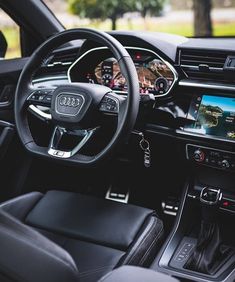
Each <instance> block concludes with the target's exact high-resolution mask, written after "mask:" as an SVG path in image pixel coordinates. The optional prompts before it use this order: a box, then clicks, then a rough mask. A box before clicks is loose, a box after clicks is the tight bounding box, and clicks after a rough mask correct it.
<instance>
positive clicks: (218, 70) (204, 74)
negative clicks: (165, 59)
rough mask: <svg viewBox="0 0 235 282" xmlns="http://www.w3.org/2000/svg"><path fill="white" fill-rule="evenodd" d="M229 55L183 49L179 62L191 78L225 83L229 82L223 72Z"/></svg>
mask: <svg viewBox="0 0 235 282" xmlns="http://www.w3.org/2000/svg"><path fill="white" fill-rule="evenodd" d="M228 55H231V54H227V53H225V52H220V51H215V50H195V49H187V50H186V49H181V50H180V53H179V62H180V66H181V68H182V69H183V70H184V72H185V73H186V74H187V76H188V77H189V78H192V79H201V80H214V81H216V82H219V81H223V82H224V81H228V78H227V76H226V75H225V73H224V70H223V67H224V64H225V61H226V59H227V57H228ZM203 65H205V66H207V67H204V68H203ZM199 66H202V67H199ZM230 80H231V78H230Z"/></svg>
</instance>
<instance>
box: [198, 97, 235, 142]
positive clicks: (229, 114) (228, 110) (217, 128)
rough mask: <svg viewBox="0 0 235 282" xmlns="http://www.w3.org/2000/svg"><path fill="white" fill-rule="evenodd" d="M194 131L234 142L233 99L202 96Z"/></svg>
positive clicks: (234, 109)
mask: <svg viewBox="0 0 235 282" xmlns="http://www.w3.org/2000/svg"><path fill="white" fill-rule="evenodd" d="M193 127H194V131H195V132H197V131H198V133H201V134H205V135H213V136H219V137H223V138H226V139H234V140H235V98H230V97H219V96H208V95H204V96H202V100H201V104H200V107H199V110H198V116H197V119H196V122H195V124H194V126H193Z"/></svg>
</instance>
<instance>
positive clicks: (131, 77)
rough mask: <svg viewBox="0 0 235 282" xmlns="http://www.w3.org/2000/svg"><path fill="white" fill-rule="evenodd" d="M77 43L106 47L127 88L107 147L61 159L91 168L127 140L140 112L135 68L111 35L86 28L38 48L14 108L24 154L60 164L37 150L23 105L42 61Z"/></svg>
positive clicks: (20, 82)
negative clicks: (91, 42) (62, 46)
mask: <svg viewBox="0 0 235 282" xmlns="http://www.w3.org/2000/svg"><path fill="white" fill-rule="evenodd" d="M77 39H88V40H93V41H96V42H99V43H101V44H102V45H104V46H106V47H108V48H109V49H110V51H111V52H112V54H113V56H114V57H115V59H116V60H117V61H118V63H119V66H120V69H121V72H122V74H123V76H124V77H125V79H126V82H127V86H128V96H127V99H126V101H125V106H124V107H122V111H121V114H120V115H119V116H118V126H117V129H116V132H115V133H114V135H113V137H112V139H111V141H110V142H109V144H108V145H107V146H106V147H105V148H104V149H103V150H102V151H101V152H99V153H98V154H97V155H95V156H87V155H81V154H79V153H78V154H76V155H74V156H72V157H71V158H68V159H63V161H66V162H67V163H70V164H77V165H94V164H97V163H98V162H100V161H101V160H103V159H105V158H107V157H108V156H110V155H111V154H112V152H113V151H114V149H115V148H116V147H117V145H118V144H120V143H122V142H124V141H126V140H127V138H128V136H129V134H130V133H131V131H132V129H133V127H134V125H135V122H136V118H137V114H138V110H139V81H138V75H137V72H136V68H135V65H134V63H133V61H132V59H131V57H130V55H129V54H128V52H127V51H126V49H125V48H124V47H123V46H122V45H121V43H120V42H118V41H117V40H116V39H115V38H114V37H112V36H111V35H109V34H107V33H105V32H101V31H97V30H94V29H88V28H81V29H70V30H66V31H63V32H61V33H58V34H56V35H54V36H52V37H51V38H49V39H48V40H47V41H45V42H44V43H43V44H42V45H41V46H40V47H38V49H37V50H36V51H35V52H34V53H33V54H32V56H31V57H30V59H29V61H28V62H27V64H26V65H25V67H24V69H23V70H22V73H21V75H20V78H19V80H18V84H17V88H16V93H15V104H14V114H15V123H16V129H17V132H18V135H19V138H20V140H21V142H22V144H23V146H24V147H25V148H26V150H27V151H29V152H30V153H33V154H34V155H37V156H41V157H46V158H50V159H55V160H61V159H60V158H58V157H57V156H51V155H49V154H48V151H47V148H45V147H40V146H38V145H37V144H36V143H35V141H34V139H33V136H32V134H31V131H30V128H29V123H28V118H27V107H26V101H27V98H28V96H29V94H30V93H32V91H33V90H35V89H34V88H33V86H32V80H33V75H34V73H35V72H36V70H37V69H38V67H39V66H40V65H41V64H42V62H43V60H44V59H45V58H46V57H47V56H48V54H49V53H50V52H52V51H53V50H54V49H56V48H58V47H60V46H61V45H63V44H65V43H68V42H69V41H72V40H77Z"/></svg>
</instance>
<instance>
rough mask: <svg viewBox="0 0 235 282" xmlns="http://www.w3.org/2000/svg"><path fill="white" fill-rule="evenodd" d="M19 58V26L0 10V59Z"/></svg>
mask: <svg viewBox="0 0 235 282" xmlns="http://www.w3.org/2000/svg"><path fill="white" fill-rule="evenodd" d="M19 57H21V49H20V29H19V26H18V25H17V24H16V23H15V22H14V21H13V20H12V19H11V18H10V17H9V16H8V15H7V14H6V13H5V12H4V11H3V10H2V9H1V8H0V59H13V58H19Z"/></svg>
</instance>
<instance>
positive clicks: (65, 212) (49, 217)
mask: <svg viewBox="0 0 235 282" xmlns="http://www.w3.org/2000/svg"><path fill="white" fill-rule="evenodd" d="M0 9H2V11H4V12H5V13H6V14H8V15H9V16H10V17H11V18H12V19H13V20H14V22H15V23H17V25H18V26H19V33H20V46H21V57H20V58H15V59H1V60H0V160H1V162H0V167H1V174H0V175H1V193H0V246H1V255H0V281H6V282H9V281H29V282H31V281H34V282H39V281H46V282H54V281H56V282H70V281H71V282H72V281H82V282H93V281H104V282H117V281H118V282H122V281H123V282H124V281H128V282H132V281H135V282H138V281H141V282H143V281H144V282H155V281H164V282H167V281H169V282H171V281H172V282H174V281H201V282H202V281H235V240H234V236H235V230H234V228H233V223H232V222H233V219H234V217H233V216H234V213H235V190H234V183H235V174H234V172H235V153H234V149H235V96H234V95H235V39H234V38H186V37H184V36H180V35H173V34H164V33H157V32H154V33H153V32H139V31H138V32H137V31H111V32H104V31H98V30H96V29H91V28H74V29H65V28H64V27H63V25H62V24H61V23H60V22H59V20H58V19H57V18H56V17H55V15H54V14H53V13H52V12H51V11H50V10H49V8H48V7H47V6H46V5H45V4H44V3H43V2H42V1H36V0H21V1H20V5H16V3H15V1H14V0H8V1H4V0H0ZM32 15H33V16H32ZM7 45H8V42H7V40H6V38H5V36H4V34H3V33H2V32H0V57H1V58H4V57H5V54H6V50H7V47H8V46H7Z"/></svg>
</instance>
